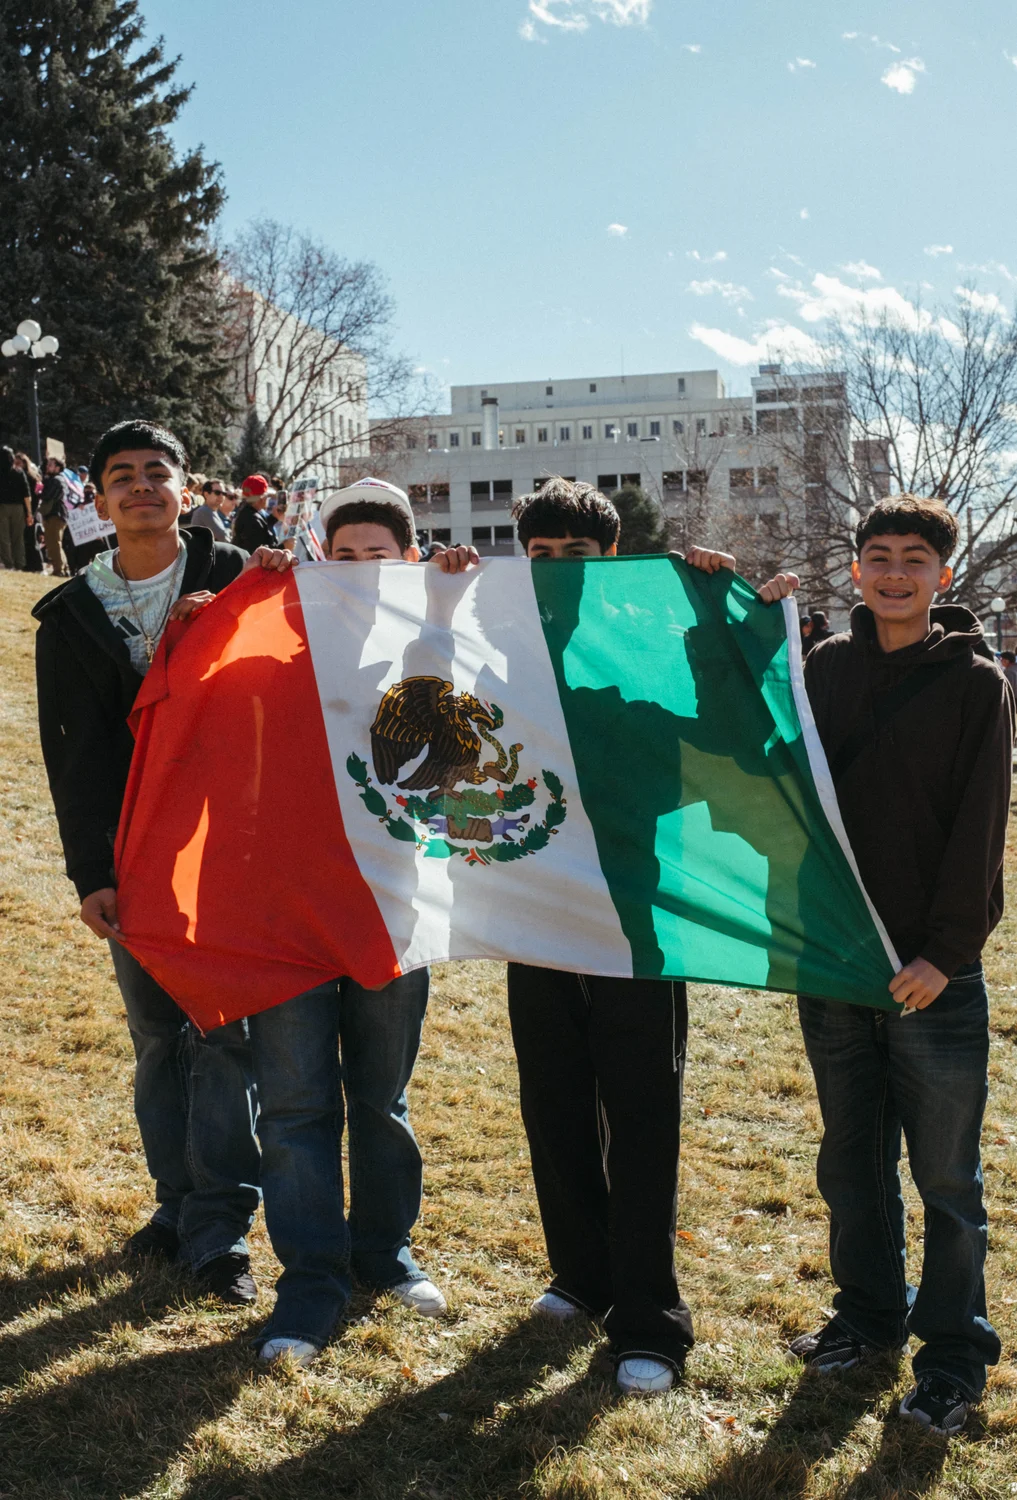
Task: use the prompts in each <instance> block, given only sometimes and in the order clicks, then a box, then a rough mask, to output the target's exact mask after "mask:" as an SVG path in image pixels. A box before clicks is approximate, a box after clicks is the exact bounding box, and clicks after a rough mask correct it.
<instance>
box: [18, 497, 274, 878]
mask: <svg viewBox="0 0 1017 1500" xmlns="http://www.w3.org/2000/svg"><path fill="white" fill-rule="evenodd" d="M180 540H181V541H182V542H183V544H184V546H185V548H186V549H187V561H186V563H185V564H184V576H183V580H182V582H181V586H180V592H181V594H193V593H196V592H197V591H198V590H199V589H208V591H209V592H210V593H212V594H217V593H219V591H220V590H221V589H224V588H225V587H226V585H227V584H228V583H231V582H232V581H233V579H234V578H236V577H237V575H238V574H239V573H240V572H241V571H242V569H243V566H244V563H245V562H246V561H247V558H246V556H245V554H244V553H243V552H241V551H240V549H239V548H238V547H230V546H228V545H227V544H226V543H224V542H215V541H213V537H212V533H211V532H210V531H206V530H205V529H204V528H203V527H200V526H199V527H196V528H195V530H194V531H193V532H189V531H182V532H181V533H180ZM32 614H33V615H34V616H35V618H36V619H37V620H38V621H39V632H38V634H37V636H36V638H35V674H36V685H37V689H38V695H39V737H40V739H41V740H42V755H43V759H44V760H45V762H46V771H47V773H48V775H49V789H50V792H51V793H52V796H53V805H54V807H55V809H56V815H57V824H58V825H59V828H60V839H61V842H62V843H63V846H64V858H65V860H66V865H67V874H68V876H69V877H70V879H71V880H73V882H74V884H75V886H76V887H77V891H78V895H79V897H80V898H81V900H82V901H83V900H84V899H85V897H86V896H89V895H91V893H92V892H93V891H98V890H102V889H103V888H104V887H105V886H111V885H113V884H114V880H113V870H112V866H113V840H114V838H115V837H116V830H117V823H118V822H119V820H120V808H121V805H122V803H123V800H124V790H125V788H126V786H127V772H128V770H129V769H130V765H131V754H132V752H133V750H134V738H133V736H132V734H131V731H130V728H129V727H128V724H127V715H128V714H129V713H130V711H131V709H132V708H133V707H134V700H135V698H136V697H137V694H138V689H139V688H140V686H141V677H140V676H139V674H138V673H137V672H136V671H135V670H134V667H133V665H132V663H131V658H130V653H129V652H128V650H127V647H126V646H125V645H124V643H123V641H122V640H121V639H120V637H119V635H118V634H117V632H116V631H115V630H114V629H113V626H112V625H111V624H110V619H109V616H108V615H107V613H106V611H105V609H104V608H103V606H102V604H101V603H100V602H99V599H98V598H97V597H96V595H95V594H93V593H92V590H91V589H90V588H89V586H88V582H87V580H86V578H85V575H84V574H83V573H79V574H78V575H77V576H76V577H75V578H72V579H70V581H69V582H67V583H62V584H61V585H60V587H59V588H56V589H53V590H52V591H51V592H50V593H48V594H47V595H46V596H45V597H44V598H42V599H40V600H39V602H38V604H36V606H35V608H34V609H33V610H32Z"/></svg>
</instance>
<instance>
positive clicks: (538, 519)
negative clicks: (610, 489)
mask: <svg viewBox="0 0 1017 1500" xmlns="http://www.w3.org/2000/svg"><path fill="white" fill-rule="evenodd" d="M512 517H513V519H514V520H515V522H516V526H517V530H518V532H519V541H520V543H521V544H522V547H523V550H524V551H525V550H526V549H527V548H528V547H529V545H530V542H531V541H532V539H533V538H534V537H535V536H553V537H563V536H574V537H588V538H590V540H591V541H595V542H598V543H599V545H600V550H601V552H606V551H607V550H608V548H609V547H613V546H614V545H615V543H616V542H617V540H618V537H619V536H620V535H621V520H620V518H619V515H618V512H617V510H615V508H614V506H613V505H612V503H611V501H610V500H609V499H608V498H607V496H606V495H602V494H601V492H600V490H598V489H597V488H596V486H595V485H592V484H583V483H582V482H579V483H578V484H577V483H576V482H575V481H574V480H572V479H563V478H562V477H561V475H560V474H555V475H553V476H552V477H551V478H550V479H548V480H547V482H546V483H545V484H543V485H542V486H541V487H540V489H539V490H537V491H535V492H534V494H532V495H520V497H519V499H518V500H517V501H516V503H515V505H513V507H512Z"/></svg>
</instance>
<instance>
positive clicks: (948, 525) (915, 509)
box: [855, 495, 960, 566]
mask: <svg viewBox="0 0 1017 1500" xmlns="http://www.w3.org/2000/svg"><path fill="white" fill-rule="evenodd" d="M912 534H914V535H915V536H920V537H921V539H922V541H923V542H928V544H929V546H930V547H931V548H932V549H933V551H934V552H936V553H937V554H938V556H939V560H940V562H941V563H943V564H944V566H945V565H946V563H948V562H949V561H950V558H951V557H952V556H953V554H954V552H955V550H956V548H957V538H958V537H959V535H960V527H959V526H958V524H957V517H956V516H955V515H954V514H953V512H952V511H949V510H947V508H946V506H945V505H944V504H943V502H942V500H928V499H925V498H924V497H923V496H922V495H891V496H890V497H889V498H888V499H886V500H880V502H879V504H878V505H874V506H873V507H872V509H871V510H870V511H869V513H868V515H867V516H865V517H863V519H862V520H861V521H859V523H858V527H857V529H856V531H855V551H856V552H858V553H860V552H861V550H862V548H863V547H864V546H865V543H866V542H869V541H871V540H872V538H873V537H874V536H910V535H912Z"/></svg>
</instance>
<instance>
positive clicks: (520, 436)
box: [516, 427, 526, 443]
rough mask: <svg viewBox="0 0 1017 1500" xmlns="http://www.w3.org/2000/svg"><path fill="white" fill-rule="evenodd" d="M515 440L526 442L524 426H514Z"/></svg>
mask: <svg viewBox="0 0 1017 1500" xmlns="http://www.w3.org/2000/svg"><path fill="white" fill-rule="evenodd" d="M516 442H517V443H525V442H526V428H525V427H517V428H516Z"/></svg>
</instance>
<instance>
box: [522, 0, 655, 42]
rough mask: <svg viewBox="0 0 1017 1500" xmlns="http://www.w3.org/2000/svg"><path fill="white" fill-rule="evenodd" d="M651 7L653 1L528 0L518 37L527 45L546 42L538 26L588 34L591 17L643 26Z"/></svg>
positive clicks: (623, 24)
mask: <svg viewBox="0 0 1017 1500" xmlns="http://www.w3.org/2000/svg"><path fill="white" fill-rule="evenodd" d="M652 6H653V0H529V5H528V14H527V16H526V19H525V20H524V21H523V22H522V25H521V26H520V27H519V35H520V36H521V37H522V38H523V41H525V42H537V41H543V40H546V38H544V37H543V36H542V35H541V33H540V31H539V29H538V23H539V25H540V26H549V27H552V28H554V29H556V30H558V31H585V30H586V29H587V27H588V26H589V24H590V17H591V16H593V17H595V18H596V19H597V20H598V21H609V22H611V24H612V25H614V26H642V25H644V24H645V23H646V21H647V20H648V19H649V15H650V10H651V8H652Z"/></svg>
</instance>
